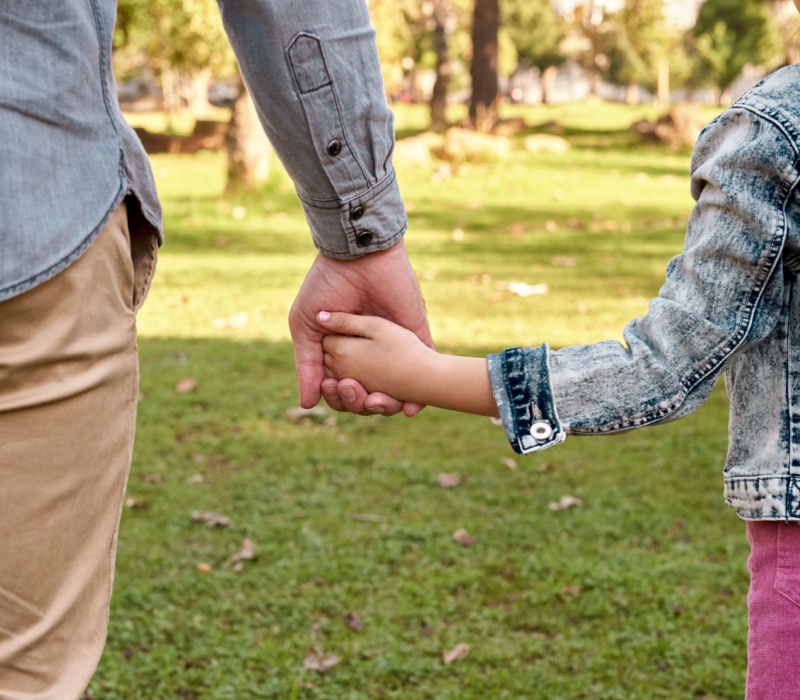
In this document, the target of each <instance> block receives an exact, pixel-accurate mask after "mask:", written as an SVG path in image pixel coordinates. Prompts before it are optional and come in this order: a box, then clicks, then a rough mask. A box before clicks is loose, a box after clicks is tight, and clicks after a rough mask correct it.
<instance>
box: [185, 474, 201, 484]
mask: <svg viewBox="0 0 800 700" xmlns="http://www.w3.org/2000/svg"><path fill="white" fill-rule="evenodd" d="M205 480H206V478H205V477H204V476H203V475H202V474H192V475H191V476H190V477H189V478H188V479H186V483H188V484H203V483H205Z"/></svg>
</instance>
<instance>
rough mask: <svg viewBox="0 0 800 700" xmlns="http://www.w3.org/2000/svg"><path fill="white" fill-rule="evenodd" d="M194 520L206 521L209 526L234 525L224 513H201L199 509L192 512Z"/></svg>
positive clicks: (195, 521)
mask: <svg viewBox="0 0 800 700" xmlns="http://www.w3.org/2000/svg"><path fill="white" fill-rule="evenodd" d="M192 522H193V523H206V524H207V525H208V526H209V527H230V526H231V525H233V521H232V520H231V519H230V518H226V517H225V516H224V515H220V514H219V513H200V512H198V511H194V512H193V513H192Z"/></svg>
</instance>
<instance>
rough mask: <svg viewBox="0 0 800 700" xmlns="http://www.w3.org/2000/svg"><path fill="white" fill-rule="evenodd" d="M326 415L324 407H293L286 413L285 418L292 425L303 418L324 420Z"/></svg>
mask: <svg viewBox="0 0 800 700" xmlns="http://www.w3.org/2000/svg"><path fill="white" fill-rule="evenodd" d="M327 415H328V411H327V409H326V408H325V407H324V406H314V408H303V407H302V406H293V407H292V408H289V409H287V411H286V417H287V418H288V419H289V420H290V421H291V422H292V423H299V422H300V421H301V420H302V419H303V418H324V417H326V416H327Z"/></svg>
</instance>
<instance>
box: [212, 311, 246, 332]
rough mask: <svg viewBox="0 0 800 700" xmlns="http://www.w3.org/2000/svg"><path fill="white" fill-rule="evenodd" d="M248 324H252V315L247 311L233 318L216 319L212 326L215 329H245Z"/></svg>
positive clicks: (232, 316) (234, 315)
mask: <svg viewBox="0 0 800 700" xmlns="http://www.w3.org/2000/svg"><path fill="white" fill-rule="evenodd" d="M248 323H250V314H249V313H247V312H246V311H240V312H239V313H237V314H233V315H231V316H225V317H221V318H215V319H214V320H213V321H212V322H211V325H212V326H214V328H244V327H245V326H246V325H247V324H248Z"/></svg>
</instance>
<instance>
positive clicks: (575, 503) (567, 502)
mask: <svg viewBox="0 0 800 700" xmlns="http://www.w3.org/2000/svg"><path fill="white" fill-rule="evenodd" d="M582 505H583V501H582V500H581V499H580V498H575V496H562V497H561V498H560V499H559V501H558V503H555V502H554V501H550V503H548V504H547V507H548V508H549V509H550V510H567V509H569V508H580V507H581V506H582Z"/></svg>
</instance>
